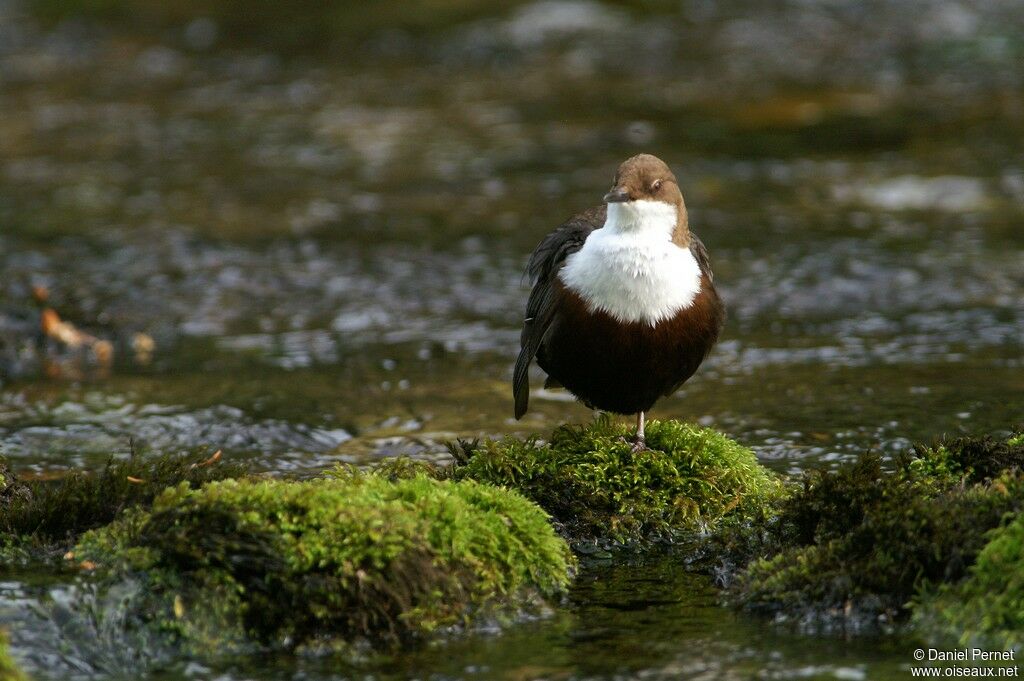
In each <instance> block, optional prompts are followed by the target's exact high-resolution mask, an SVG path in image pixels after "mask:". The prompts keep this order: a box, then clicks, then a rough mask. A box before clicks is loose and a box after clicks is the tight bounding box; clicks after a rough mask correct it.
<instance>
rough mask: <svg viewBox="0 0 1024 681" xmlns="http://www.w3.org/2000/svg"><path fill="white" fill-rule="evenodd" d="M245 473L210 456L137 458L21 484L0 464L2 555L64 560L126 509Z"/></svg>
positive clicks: (5, 466) (18, 558) (5, 465)
mask: <svg viewBox="0 0 1024 681" xmlns="http://www.w3.org/2000/svg"><path fill="white" fill-rule="evenodd" d="M242 472H243V469H242V468H241V467H240V466H238V465H234V464H225V463H220V462H219V461H217V457H216V456H214V457H210V456H209V454H208V453H206V452H203V453H193V454H185V455H165V456H161V457H156V458H148V457H141V456H133V457H131V458H129V459H127V460H125V461H113V460H111V461H109V462H108V463H107V465H106V466H105V467H104V468H103V470H101V471H98V472H94V473H91V472H74V473H71V474H69V475H67V476H66V477H64V478H61V479H60V480H58V481H42V480H38V481H31V482H28V483H26V482H21V481H19V480H18V479H17V477H16V476H14V475H13V474H12V473H11V471H10V470H9V469H8V467H7V462H6V461H4V460H2V459H0V476H2V477H3V480H4V481H5V482H4V483H3V485H2V486H0V545H2V548H0V555H3V556H4V557H5V558H6V559H7V560H6V561H5V562H11V561H14V560H16V561H18V562H23V561H24V560H28V559H30V558H31V557H33V556H35V557H43V556H45V555H50V554H52V555H58V556H59V555H62V554H63V553H64V551H65V550H66V549H67V548H68V547H69V546H70V545H71V544H73V543H74V541H75V539H76V538H77V537H78V536H79V535H80V534H81V533H83V532H85V531H86V530H89V529H92V528H95V527H100V526H101V525H105V524H107V523H109V522H111V521H112V520H114V519H115V518H117V517H118V516H119V515H120V514H121V513H122V512H123V511H124V510H126V509H129V508H134V507H138V506H148V505H149V504H150V503H151V502H152V501H153V499H154V498H155V497H156V496H157V495H158V494H159V493H160V492H162V491H163V490H164V489H166V488H167V487H169V486H172V485H178V484H180V483H183V482H184V483H185V484H187V485H188V486H190V487H192V488H197V487H199V486H201V485H203V484H204V483H206V482H210V481H212V480H221V479H224V478H231V477H237V476H239V475H242Z"/></svg>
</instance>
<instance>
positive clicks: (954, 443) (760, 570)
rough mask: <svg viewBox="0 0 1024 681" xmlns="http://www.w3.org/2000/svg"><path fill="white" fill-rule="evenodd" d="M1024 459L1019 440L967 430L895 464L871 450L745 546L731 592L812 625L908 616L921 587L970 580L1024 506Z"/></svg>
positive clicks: (823, 477)
mask: <svg viewBox="0 0 1024 681" xmlns="http://www.w3.org/2000/svg"><path fill="white" fill-rule="evenodd" d="M1021 463H1024V446H1022V445H1021V444H1019V443H1017V444H1014V443H1013V441H1012V440H1011V441H1005V440H1004V441H1000V440H995V439H992V438H977V439H970V438H961V439H957V440H951V441H947V442H944V443H941V444H940V445H938V446H936V447H933V448H923V447H922V448H918V449H917V450H916V451H915V452H914V454H913V455H910V456H907V457H903V458H901V459H899V460H897V461H896V462H895V470H893V471H887V470H885V469H884V468H883V462H882V460H881V458H880V457H879V456H878V455H877V454H871V453H869V454H865V455H863V456H861V457H860V458H859V459H858V460H857V461H854V462H852V463H848V464H845V465H843V466H841V467H840V468H839V469H838V470H837V471H836V472H834V473H828V472H814V473H809V474H807V475H806V476H805V478H804V482H803V487H802V489H800V490H798V491H796V492H795V493H794V494H793V495H792V496H791V497H789V498H788V499H786V500H785V501H783V502H782V504H781V505H780V513H779V516H778V518H777V519H775V520H774V521H773V522H771V523H770V524H769V525H767V526H766V527H765V528H763V530H764V531H763V533H762V534H761V535H759V537H758V541H757V542H751V543H750V545H749V546H748V547H747V549H748V553H749V557H751V558H753V560H752V562H751V563H750V564H749V566H748V567H747V568H746V569H745V570H744V571H742V572H741V573H740V574H739V575H738V577H737V579H736V582H735V584H734V585H733V587H732V597H733V598H734V599H735V600H736V601H737V602H738V603H741V604H743V605H744V606H746V607H747V608H751V609H754V610H760V611H769V612H784V613H786V614H787V615H789V616H797V617H800V618H801V619H802V620H804V621H807V620H808V619H824V620H835V619H844V620H846V621H847V622H848V623H851V624H852V625H853V626H857V625H858V623H864V624H870V623H872V622H876V621H878V620H879V619H881V620H882V621H890V620H892V619H896V618H902V617H905V616H906V615H907V614H908V604H909V602H910V601H911V599H912V598H914V596H915V594H917V593H919V592H920V591H921V590H922V589H924V590H927V589H929V588H935V587H937V586H938V585H940V584H955V583H956V582H958V581H959V580H961V579H963V578H964V577H966V576H967V574H968V569H969V568H970V566H971V565H972V564H973V563H974V562H975V560H976V559H977V558H978V556H979V553H981V552H982V551H983V549H984V550H985V551H988V549H986V548H985V546H986V543H987V542H988V540H989V537H988V535H987V534H986V532H987V531H988V530H991V529H993V528H997V527H999V526H1000V525H1001V523H1002V522H1003V521H1004V519H1005V518H1006V517H1008V516H1009V515H1011V514H1016V513H1019V512H1020V510H1021V508H1022V507H1024V477H1022V475H1021V473H1020V466H1021ZM994 551H995V552H996V553H997V554H998V553H999V550H998V549H996V550H994ZM1000 555H1001V554H1000ZM993 558H994V556H993ZM987 560H988V561H991V560H992V558H989V559H987ZM979 569H981V568H979ZM989 572H990V573H991V572H995V570H994V569H990V571H989ZM982 573H983V574H988V573H986V572H985V571H984V570H983V569H982ZM974 579H977V576H975V578H974Z"/></svg>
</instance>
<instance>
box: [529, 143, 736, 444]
mask: <svg viewBox="0 0 1024 681" xmlns="http://www.w3.org/2000/svg"><path fill="white" fill-rule="evenodd" d="M604 201H605V203H606V206H600V207H597V208H591V209H590V210H587V211H584V212H582V213H580V214H578V215H576V216H574V217H573V218H571V219H570V220H569V221H568V222H566V223H564V224H563V225H561V226H560V227H559V228H558V229H556V230H555V231H554V232H552V233H551V234H549V235H548V236H547V237H545V238H544V240H543V241H541V242H540V245H539V246H537V249H536V250H535V251H534V252H533V255H532V256H531V257H530V264H529V266H528V272H529V275H530V277H531V278H532V280H533V282H534V283H533V290H532V291H531V292H530V299H529V302H528V303H527V305H526V319H525V321H524V323H523V332H522V336H521V338H520V344H521V349H520V351H519V357H518V359H517V360H516V366H515V371H514V373H513V377H512V391H513V394H514V396H515V415H516V418H517V419H518V418H521V417H522V416H523V414H525V413H526V409H527V407H528V406H529V400H530V384H529V368H530V362H531V361H532V360H533V359H534V357H536V358H537V364H538V365H539V366H540V368H541V369H543V370H544V371H545V372H546V373H547V375H548V377H547V380H546V381H545V382H544V387H564V388H566V389H567V390H568V391H569V392H571V393H572V394H573V395H575V396H576V397H577V398H579V399H580V400H581V401H582V402H583V403H584V404H586V405H587V406H588V407H590V408H591V409H600V410H603V411H609V412H614V413H617V414H636V416H637V422H636V444H635V448H637V449H641V448H643V447H645V446H646V445H645V442H644V413H645V412H647V411H648V410H650V408H651V407H652V406H654V403H655V402H657V401H658V399H660V398H661V397H663V396H666V395H671V394H672V393H674V392H675V391H676V390H678V389H679V387H680V386H681V385H682V384H683V383H684V382H685V381H686V380H687V379H688V378H690V376H692V375H693V373H694V372H695V371H696V370H697V367H699V366H700V364H701V362H703V361H704V358H705V357H707V355H708V352H710V350H711V348H712V346H713V345H714V344H715V341H717V340H718V334H719V333H720V332H721V330H722V325H723V324H724V323H725V307H724V306H723V305H722V302H721V300H720V299H719V297H718V293H717V292H716V291H715V287H714V284H713V283H712V274H711V263H710V262H709V260H708V252H707V249H705V248H704V244H703V243H701V241H700V239H698V238H697V235H695V234H694V233H693V232H691V231H690V229H689V224H688V220H687V216H686V205H685V204H684V203H683V195H682V192H681V191H680V190H679V184H678V182H677V181H676V178H675V175H673V174H672V171H671V170H670V169H669V167H668V166H667V165H666V164H665V162H664V161H662V160H661V159H659V158H658V157H656V156H652V155H650V154H640V155H638V156H634V157H632V158H630V159H627V160H626V161H624V162H623V163H622V165H620V166H619V170H618V172H617V173H616V174H615V183H614V184H613V186H612V189H611V191H609V192H608V193H607V194H606V195H605V197H604Z"/></svg>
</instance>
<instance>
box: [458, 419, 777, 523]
mask: <svg viewBox="0 0 1024 681" xmlns="http://www.w3.org/2000/svg"><path fill="white" fill-rule="evenodd" d="M629 435H630V429H629V428H627V427H625V426H622V425H616V424H615V423H613V422H611V421H610V420H609V419H599V420H597V421H596V422H594V423H593V424H591V425H589V426H562V427H560V428H558V429H556V430H555V431H554V433H553V434H552V436H551V441H550V442H549V443H542V442H540V441H538V440H536V439H533V440H527V441H525V442H523V441H521V440H518V439H515V438H506V439H504V440H501V441H486V442H483V443H469V444H467V443H461V445H460V447H458V448H455V449H453V454H454V455H455V458H456V465H455V467H454V469H453V471H452V476H453V477H454V478H455V479H458V480H465V479H472V480H477V481H479V482H482V483H486V484H491V485H500V486H502V487H507V488H511V489H515V490H518V491H519V492H521V493H523V494H524V495H525V496H527V497H528V498H530V499H532V500H534V501H535V502H537V503H538V504H539V505H540V506H542V507H543V508H544V509H545V510H546V511H547V512H548V513H550V514H551V515H552V516H554V519H555V521H556V523H557V524H558V526H559V529H560V530H561V531H562V533H563V534H564V535H565V536H568V537H570V538H572V539H575V540H579V539H584V540H586V539H611V540H614V541H617V542H627V541H637V540H653V539H670V538H676V537H678V536H679V535H680V534H682V533H686V532H692V531H694V530H702V529H706V528H707V527H709V526H711V525H713V524H715V523H716V522H717V521H719V520H720V519H722V518H723V517H727V516H729V517H741V516H744V515H749V514H754V513H757V512H759V511H760V510H761V509H762V508H763V507H764V505H765V504H767V503H770V502H771V501H773V500H775V499H777V498H778V497H779V496H780V495H781V492H782V486H781V483H780V482H779V481H778V479H777V478H776V477H775V476H774V475H773V474H772V473H770V472H769V471H768V470H767V469H765V468H764V467H762V466H761V465H760V464H758V462H757V459H756V457H755V456H754V453H753V452H752V451H750V450H749V449H747V448H746V447H742V446H740V445H739V444H737V443H736V442H734V441H732V440H730V439H729V438H727V437H726V436H724V435H722V434H721V433H718V432H716V431H714V430H710V429H707V428H699V427H696V426H691V425H687V424H683V423H679V422H677V421H651V422H650V423H649V424H648V425H647V445H648V446H649V447H650V449H649V450H648V451H642V452H638V453H633V452H632V451H631V442H630V441H629V440H628V437H629Z"/></svg>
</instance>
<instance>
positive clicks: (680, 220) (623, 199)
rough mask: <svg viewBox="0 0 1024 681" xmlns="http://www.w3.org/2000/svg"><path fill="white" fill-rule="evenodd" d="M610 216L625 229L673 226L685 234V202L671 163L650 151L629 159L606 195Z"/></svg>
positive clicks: (678, 236) (676, 236) (610, 218)
mask: <svg viewBox="0 0 1024 681" xmlns="http://www.w3.org/2000/svg"><path fill="white" fill-rule="evenodd" d="M604 201H605V203H607V204H608V217H609V220H610V221H612V222H613V223H614V224H618V225H621V227H622V228H623V229H630V228H643V227H644V226H645V225H647V226H655V225H657V226H661V225H666V224H667V225H670V226H671V227H672V228H673V229H674V230H675V231H676V232H677V234H676V235H675V237H674V238H685V236H686V222H687V220H686V204H685V203H684V202H683V194H682V192H681V191H680V190H679V183H678V182H677V181H676V176H675V175H673V174H672V171H671V170H670V169H669V167H668V164H666V163H665V162H664V161H662V160H661V159H660V158H658V157H657V156H652V155H651V154H638V155H636V156H633V157H631V158H628V159H626V160H625V161H623V162H622V165H620V166H619V169H618V171H617V172H616V173H615V182H614V183H613V184H612V188H611V190H610V191H609V192H608V193H607V194H605V195H604Z"/></svg>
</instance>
